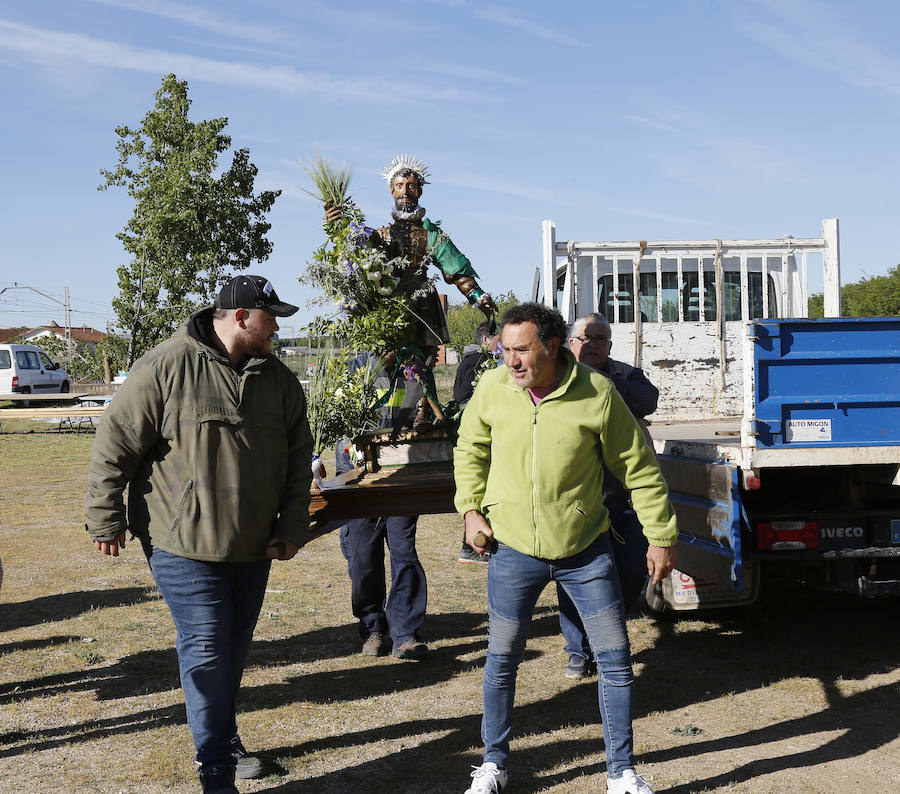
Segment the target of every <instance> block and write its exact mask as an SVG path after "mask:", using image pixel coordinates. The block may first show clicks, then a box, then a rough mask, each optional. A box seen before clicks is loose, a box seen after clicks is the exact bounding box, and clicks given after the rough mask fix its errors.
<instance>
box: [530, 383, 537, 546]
mask: <svg viewBox="0 0 900 794" xmlns="http://www.w3.org/2000/svg"><path fill="white" fill-rule="evenodd" d="M529 399H530V398H529ZM537 414H538V406H536V405H535V406H533V408H532V413H531V525H532V526H533V527H534V544H533V550H534V556H535V557H539V556H540V555H539V554H538V522H537V501H536V498H535V497H536V493H537Z"/></svg>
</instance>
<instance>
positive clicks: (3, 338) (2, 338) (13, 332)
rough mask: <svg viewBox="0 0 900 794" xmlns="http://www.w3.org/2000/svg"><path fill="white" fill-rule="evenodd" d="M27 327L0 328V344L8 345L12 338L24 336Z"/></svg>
mask: <svg viewBox="0 0 900 794" xmlns="http://www.w3.org/2000/svg"><path fill="white" fill-rule="evenodd" d="M27 331H28V328H25V327H24V326H23V327H21V328H0V345H8V344H9V343H10V342H12V341H13V339H20V338H21V337H23V336H25V334H26V333H27Z"/></svg>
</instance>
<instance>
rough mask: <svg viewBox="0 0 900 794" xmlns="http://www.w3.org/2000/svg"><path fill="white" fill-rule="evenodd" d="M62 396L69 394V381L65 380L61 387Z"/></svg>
mask: <svg viewBox="0 0 900 794" xmlns="http://www.w3.org/2000/svg"><path fill="white" fill-rule="evenodd" d="M59 392H60V394H68V393H69V381H67V380H64V381H63V382H62V383H61V384H60V387H59Z"/></svg>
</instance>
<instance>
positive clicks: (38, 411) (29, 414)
mask: <svg viewBox="0 0 900 794" xmlns="http://www.w3.org/2000/svg"><path fill="white" fill-rule="evenodd" d="M103 411H104V408H103V407H102V406H94V407H89V408H81V407H78V408H75V407H74V406H73V407H67V406H62V407H57V408H6V409H3V410H2V411H0V419H67V418H68V417H70V416H71V417H75V418H79V417H86V416H102V415H103Z"/></svg>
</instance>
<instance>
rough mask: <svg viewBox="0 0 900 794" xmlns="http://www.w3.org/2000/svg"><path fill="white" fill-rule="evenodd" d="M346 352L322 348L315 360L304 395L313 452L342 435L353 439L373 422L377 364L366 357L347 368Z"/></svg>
mask: <svg viewBox="0 0 900 794" xmlns="http://www.w3.org/2000/svg"><path fill="white" fill-rule="evenodd" d="M347 365H348V359H347V356H346V354H345V353H344V352H343V351H341V350H336V349H334V348H326V349H324V350H323V351H322V354H321V356H320V358H319V360H318V361H317V362H316V372H315V375H314V376H313V381H312V385H311V387H310V389H309V394H308V395H307V415H308V418H309V425H310V428H311V429H312V433H313V455H315V456H318V455H321V454H322V451H323V450H325V449H327V448H330V447H331V446H333V445H334V444H335V443H336V442H337V441H338V440H340V439H342V438H345V437H346V438H354V437H355V436H358V435H359V434H360V433H362V432H364V431H365V430H369V429H371V428H373V427H375V426H376V425H377V422H378V414H379V411H378V409H377V408H376V407H375V403H376V389H375V378H376V376H377V375H378V369H379V367H380V364H379V362H378V359H370V360H369V361H368V362H367V363H366V364H364V365H363V366H361V367H359V368H357V369H353V370H351V369H350V368H349V367H348V366H347Z"/></svg>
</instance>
